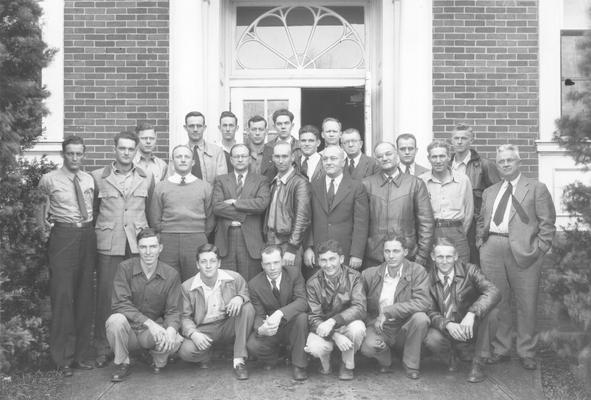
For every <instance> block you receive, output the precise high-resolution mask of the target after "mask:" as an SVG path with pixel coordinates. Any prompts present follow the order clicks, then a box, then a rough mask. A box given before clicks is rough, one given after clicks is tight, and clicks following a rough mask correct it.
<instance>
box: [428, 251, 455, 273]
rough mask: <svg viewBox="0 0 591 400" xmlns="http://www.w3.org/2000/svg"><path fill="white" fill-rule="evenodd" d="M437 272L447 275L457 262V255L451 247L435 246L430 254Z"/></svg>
mask: <svg viewBox="0 0 591 400" xmlns="http://www.w3.org/2000/svg"><path fill="white" fill-rule="evenodd" d="M431 257H433V260H434V261H435V265H436V266H437V269H438V270H439V272H441V273H442V274H444V275H447V274H449V273H450V272H451V270H452V269H453V267H454V264H455V263H456V261H457V260H458V254H457V252H456V249H455V248H454V247H453V246H436V247H435V248H434V249H433V252H432V253H431Z"/></svg>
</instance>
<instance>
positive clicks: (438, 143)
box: [427, 139, 451, 156]
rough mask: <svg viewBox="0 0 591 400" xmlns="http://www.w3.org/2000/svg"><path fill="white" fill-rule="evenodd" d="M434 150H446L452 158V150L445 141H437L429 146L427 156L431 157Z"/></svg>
mask: <svg viewBox="0 0 591 400" xmlns="http://www.w3.org/2000/svg"><path fill="white" fill-rule="evenodd" d="M433 149H445V151H446V152H447V155H448V156H451V149H450V146H449V143H447V142H446V141H445V140H439V139H435V140H434V141H432V142H431V143H429V145H428V146H427V155H431V150H433Z"/></svg>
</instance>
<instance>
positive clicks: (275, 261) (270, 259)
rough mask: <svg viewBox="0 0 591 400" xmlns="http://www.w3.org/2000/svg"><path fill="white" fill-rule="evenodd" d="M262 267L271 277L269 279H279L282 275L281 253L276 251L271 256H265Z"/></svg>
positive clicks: (263, 256)
mask: <svg viewBox="0 0 591 400" xmlns="http://www.w3.org/2000/svg"><path fill="white" fill-rule="evenodd" d="M261 257H262V261H261V265H262V267H263V271H265V274H267V276H268V277H269V279H277V278H279V275H281V259H282V258H281V253H280V252H279V251H274V252H272V253H271V254H263V255H262V256H261Z"/></svg>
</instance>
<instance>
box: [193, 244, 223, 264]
mask: <svg viewBox="0 0 591 400" xmlns="http://www.w3.org/2000/svg"><path fill="white" fill-rule="evenodd" d="M203 253H214V254H215V255H216V257H217V258H220V253H219V251H218V248H217V247H215V245H213V244H211V243H205V244H202V245H201V246H199V248H198V249H197V257H196V258H197V260H199V256H200V255H201V254H203Z"/></svg>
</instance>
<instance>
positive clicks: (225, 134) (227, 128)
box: [218, 117, 238, 142]
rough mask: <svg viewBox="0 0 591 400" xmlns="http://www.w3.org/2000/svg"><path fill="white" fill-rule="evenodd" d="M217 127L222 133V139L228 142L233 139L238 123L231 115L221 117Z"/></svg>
mask: <svg viewBox="0 0 591 400" xmlns="http://www.w3.org/2000/svg"><path fill="white" fill-rule="evenodd" d="M218 128H219V130H220V132H221V133H222V138H223V139H224V140H227V141H228V142H232V141H234V139H235V137H236V129H238V125H237V124H236V120H235V119H234V118H233V117H224V118H222V119H221V120H220V125H219V126H218Z"/></svg>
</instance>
